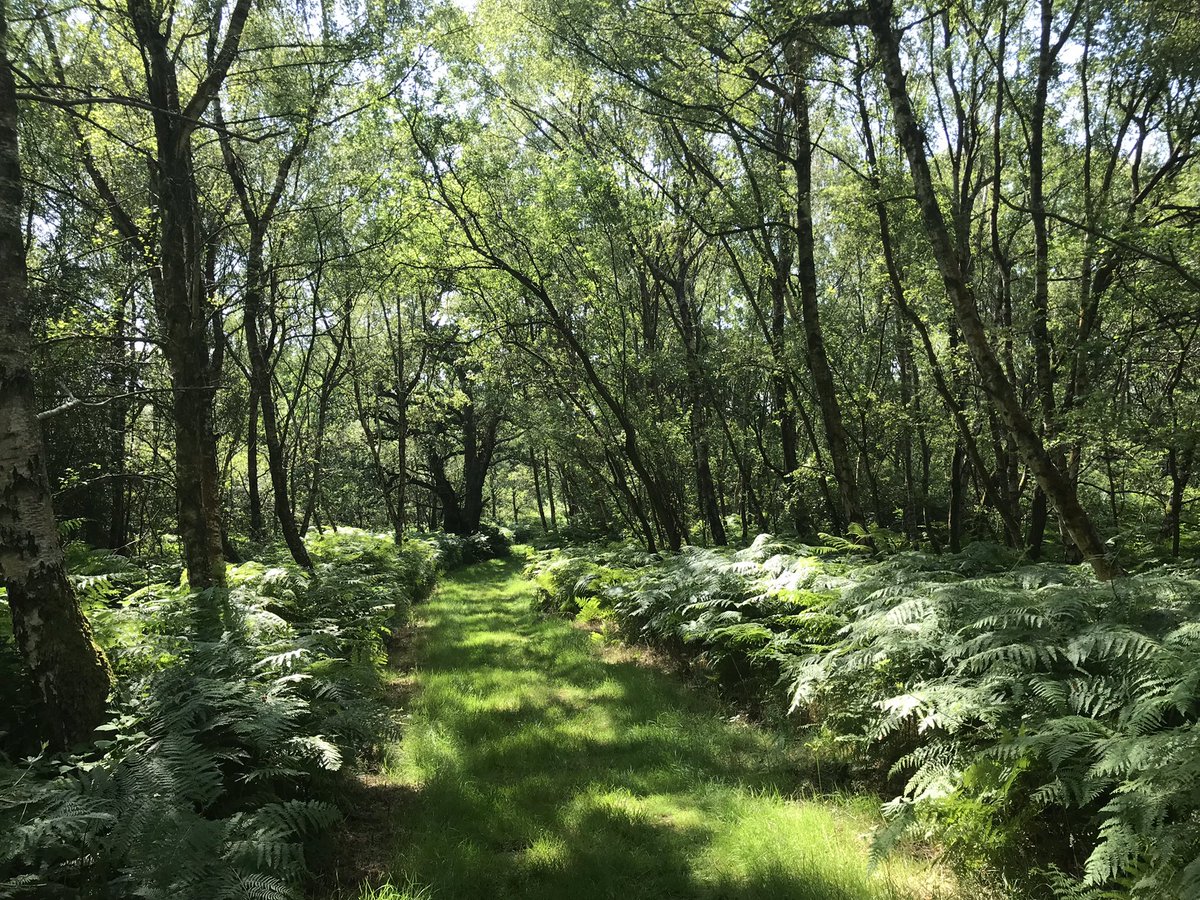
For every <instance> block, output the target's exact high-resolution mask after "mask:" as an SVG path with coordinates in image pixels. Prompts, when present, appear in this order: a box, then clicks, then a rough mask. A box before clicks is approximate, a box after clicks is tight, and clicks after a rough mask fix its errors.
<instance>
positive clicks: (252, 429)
mask: <svg viewBox="0 0 1200 900" xmlns="http://www.w3.org/2000/svg"><path fill="white" fill-rule="evenodd" d="M260 410H261V407H260V405H259V402H258V389H257V388H256V387H255V386H254V385H253V384H251V385H250V424H249V427H248V428H247V430H246V491H247V493H248V494H249V496H250V540H252V541H254V542H255V543H262V542H263V541H264V540H266V537H267V533H266V528H265V527H264V526H263V512H262V493H261V492H260V491H259V489H258V416H259V412H260Z"/></svg>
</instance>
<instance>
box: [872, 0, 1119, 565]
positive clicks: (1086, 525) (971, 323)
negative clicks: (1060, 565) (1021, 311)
mask: <svg viewBox="0 0 1200 900" xmlns="http://www.w3.org/2000/svg"><path fill="white" fill-rule="evenodd" d="M868 18H869V23H870V27H871V30H872V32H873V33H874V35H875V41H876V45H877V47H878V51H879V58H880V62H881V63H882V66H883V72H884V79H885V81H886V83H887V87H888V94H889V96H890V98H891V101H892V110H893V114H894V120H895V125H896V132H897V137H898V139H899V141H900V145H901V146H902V147H903V148H904V152H905V155H906V156H907V157H908V163H909V171H910V173H911V175H912V182H913V187H914V189H915V192H916V195H917V205H918V207H919V208H920V211H921V219H922V223H923V224H924V227H925V233H926V237H927V238H928V240H929V243H930V246H931V249H932V250H933V255H934V257H935V260H936V261H937V264H938V269H939V270H940V272H941V275H942V281H943V282H944V283H945V286H946V292H947V294H948V295H949V297H950V302H951V305H952V306H953V307H954V312H955V317H956V318H957V320H958V324H959V326H960V328H961V329H962V336H963V340H964V342H965V343H966V345H967V349H968V351H969V352H970V354H971V357H972V359H973V360H974V362H975V367H976V369H977V370H978V372H979V376H980V380H981V382H982V384H983V389H984V392H985V393H986V394H987V395H988V398H989V400H990V401H991V402H992V404H993V405H994V406H995V408H996V411H997V412H998V413H999V415H1000V418H1001V420H1002V421H1003V422H1004V424H1005V427H1006V428H1007V429H1008V431H1009V433H1010V434H1012V436H1013V439H1014V441H1015V442H1016V445H1017V449H1018V451H1019V452H1020V454H1021V457H1022V459H1023V460H1024V461H1025V464H1026V466H1027V467H1028V468H1029V470H1030V472H1032V474H1033V476H1034V477H1035V478H1036V479H1037V482H1038V484H1039V485H1040V486H1041V488H1042V490H1044V491H1045V492H1046V496H1047V497H1048V498H1049V500H1050V502H1051V503H1053V505H1054V508H1055V511H1056V512H1057V513H1058V517H1059V521H1061V522H1062V523H1063V526H1064V527H1065V528H1066V530H1067V532H1068V533H1069V534H1070V536H1071V539H1072V540H1073V541H1074V542H1075V545H1076V546H1077V547H1078V548H1079V552H1080V553H1081V554H1082V555H1083V558H1084V559H1085V560H1087V561H1088V562H1089V563H1090V564H1091V566H1092V568H1093V569H1094V571H1095V572H1096V575H1097V577H1099V578H1101V579H1103V580H1107V579H1111V578H1113V577H1115V576H1116V575H1119V574H1121V569H1120V568H1119V567H1118V566H1117V565H1115V564H1114V563H1113V562H1112V561H1111V560H1109V559H1108V558H1107V556H1106V555H1105V551H1104V544H1103V542H1102V541H1101V540H1100V536H1099V534H1098V533H1097V532H1096V529H1095V526H1094V525H1093V524H1092V521H1091V519H1090V518H1089V516H1088V514H1087V512H1086V511H1085V510H1084V509H1083V507H1082V506H1081V505H1080V503H1079V498H1078V496H1077V495H1076V492H1075V487H1074V485H1073V484H1072V483H1071V481H1070V479H1068V478H1067V477H1066V476H1065V475H1064V474H1063V473H1062V472H1061V471H1059V469H1058V467H1056V466H1055V464H1054V460H1053V459H1051V457H1050V454H1049V453H1048V452H1047V451H1046V447H1045V445H1044V444H1043V443H1042V440H1041V437H1040V436H1039V435H1038V433H1037V430H1036V429H1035V428H1034V427H1033V424H1032V423H1031V422H1030V420H1029V417H1028V416H1027V415H1026V414H1025V411H1024V410H1023V409H1022V408H1021V405H1020V402H1019V400H1018V399H1017V396H1016V393H1015V391H1014V390H1013V386H1012V384H1011V383H1010V382H1009V380H1008V378H1007V377H1006V376H1005V374H1004V369H1003V368H1002V366H1001V365H1000V362H999V360H998V359H997V357H996V354H995V352H994V351H993V349H992V346H991V344H990V342H989V341H988V337H987V332H986V330H985V329H984V326H983V322H982V320H981V319H980V317H979V308H978V304H977V302H976V299H975V294H974V291H973V290H972V288H971V286H970V284H969V283H968V282H967V280H966V278H965V277H964V275H963V273H962V270H961V267H960V265H959V261H958V258H957V256H956V255H955V252H954V247H953V244H952V243H951V239H950V234H949V232H948V230H947V228H946V222H945V219H944V218H943V216H942V210H941V207H940V206H939V205H938V199H937V193H936V191H935V189H934V185H933V178H932V176H931V174H930V171H929V162H928V160H927V159H926V157H925V145H924V139H923V137H922V134H921V129H920V126H919V125H918V124H917V120H916V117H915V114H914V113H913V109H912V103H911V101H910V99H909V96H908V88H907V85H906V81H905V75H904V69H903V64H902V63H901V58H900V44H899V40H898V39H897V36H896V32H895V30H894V28H893V25H892V4H891V2H890V0H869V2H868Z"/></svg>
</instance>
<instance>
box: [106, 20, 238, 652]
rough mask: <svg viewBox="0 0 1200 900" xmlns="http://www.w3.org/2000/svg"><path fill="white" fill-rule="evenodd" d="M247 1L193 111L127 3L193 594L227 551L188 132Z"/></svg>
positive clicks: (214, 578)
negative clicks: (147, 153)
mask: <svg viewBox="0 0 1200 900" xmlns="http://www.w3.org/2000/svg"><path fill="white" fill-rule="evenodd" d="M249 11H250V0H238V3H237V5H236V7H235V8H234V10H233V12H232V14H231V16H230V19H229V26H228V29H227V33H226V38H225V42H224V44H223V45H222V47H221V52H220V54H219V55H218V57H217V58H216V59H215V60H214V61H213V64H212V67H211V68H210V70H209V72H208V73H207V74H206V76H205V77H204V78H203V79H202V80H201V82H200V84H199V85H198V86H197V88H196V93H195V94H194V95H193V97H192V99H191V101H189V103H188V105H187V108H186V109H185V108H184V107H183V104H182V103H181V100H180V91H179V84H178V79H177V75H176V69H175V66H176V58H175V56H174V53H173V48H172V47H171V44H170V38H169V36H168V35H167V34H165V33H163V31H162V22H161V20H160V18H159V14H158V13H157V12H156V11H155V10H154V8H153V7H152V6H151V4H150V3H149V2H148V0H129V2H128V12H129V18H130V20H131V21H132V24H133V30H134V32H135V34H136V37H137V41H138V44H139V47H140V49H141V51H142V61H143V67H144V69H145V76H146V89H147V96H148V99H149V101H150V105H151V107H152V110H153V111H152V118H153V123H154V135H155V144H156V153H155V166H154V169H153V172H152V175H151V184H150V192H151V196H152V198H153V200H154V205H155V207H156V209H157V212H158V216H159V223H158V244H159V247H158V249H159V259H158V262H159V266H160V268H159V270H158V272H157V273H156V274H154V275H152V282H153V287H154V301H155V307H156V312H157V314H158V318H159V323H160V326H161V328H162V330H163V332H164V338H165V339H164V341H163V351H164V354H165V355H166V357H167V361H168V363H169V365H170V369H171V379H172V387H173V390H174V404H173V411H174V416H175V471H176V485H175V487H176V502H177V505H178V510H179V536H180V539H181V541H182V543H183V550H184V561H185V564H186V566H187V573H188V584H189V585H190V587H191V588H192V589H193V590H197V591H203V590H205V589H207V588H214V587H216V588H220V587H224V585H225V560H224V556H223V554H222V548H221V493H220V479H219V475H218V466H217V439H216V434H215V431H214V428H213V397H214V394H215V390H216V386H215V384H214V383H213V379H212V366H211V363H212V361H211V359H210V356H209V351H210V347H211V339H210V335H209V324H210V323H209V318H210V317H209V305H208V294H207V290H206V284H205V258H204V252H205V248H206V246H207V241H206V239H205V236H204V234H203V228H202V223H201V214H200V204H199V200H198V197H197V186H196V175H195V167H194V164H193V158H192V147H191V135H192V132H193V131H194V129H195V127H196V121H197V117H198V116H199V115H200V114H201V113H203V112H204V110H205V108H206V107H207V106H208V104H209V103H210V102H211V100H212V97H213V95H214V94H215V92H216V90H217V88H218V87H219V86H220V83H221V82H222V81H223V80H224V77H225V74H226V72H227V71H228V69H229V65H230V63H231V62H232V61H233V56H234V55H235V54H236V52H237V48H238V45H239V42H240V39H241V33H242V28H243V27H244V26H245V22H246V17H247V15H248V14H249ZM202 605H203V606H204V607H205V608H204V609H201V610H200V612H201V619H200V622H199V625H200V628H201V631H202V636H204V637H214V636H215V635H216V634H219V633H220V629H221V621H220V618H221V616H220V611H219V608H218V606H217V605H216V601H215V598H212V597H211V595H210V597H209V599H206V600H205V601H202Z"/></svg>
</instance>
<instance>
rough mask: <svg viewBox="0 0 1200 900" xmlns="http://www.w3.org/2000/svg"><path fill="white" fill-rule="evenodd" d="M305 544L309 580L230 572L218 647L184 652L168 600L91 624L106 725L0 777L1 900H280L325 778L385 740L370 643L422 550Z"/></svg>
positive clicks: (379, 638)
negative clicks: (104, 686) (78, 746)
mask: <svg viewBox="0 0 1200 900" xmlns="http://www.w3.org/2000/svg"><path fill="white" fill-rule="evenodd" d="M309 546H310V550H311V552H312V553H313V555H314V557H315V558H316V559H317V568H316V571H315V572H314V573H313V574H312V575H308V574H305V573H304V572H302V571H301V570H299V569H298V568H296V567H294V566H291V565H283V566H270V567H268V566H265V565H263V564H261V563H257V562H250V563H245V564H243V565H240V566H237V567H235V568H233V569H232V570H231V572H230V585H231V587H230V590H229V596H228V604H229V605H230V607H231V608H232V609H233V610H234V611H235V613H236V615H235V620H236V621H238V622H240V623H241V626H240V627H239V628H238V629H236V630H233V631H230V632H227V633H226V634H225V635H224V636H223V637H222V638H221V640H220V641H218V642H216V643H199V642H196V641H194V640H192V638H191V631H190V604H189V598H188V596H187V594H186V592H185V591H184V590H183V589H182V588H178V587H171V586H168V585H163V584H155V585H150V586H147V587H145V588H142V589H140V590H138V591H136V592H134V593H133V594H131V595H129V596H128V597H125V598H124V599H123V600H122V601H121V602H120V603H118V604H117V605H115V606H114V607H112V608H101V609H97V610H96V611H95V612H94V614H93V617H94V619H95V620H96V622H97V625H98V629H97V630H98V633H99V634H100V636H101V638H102V639H103V640H104V642H105V643H106V644H107V648H106V649H107V650H108V653H109V655H110V656H111V657H112V658H113V660H114V663H115V665H116V667H117V671H118V673H119V675H120V683H119V688H118V695H117V698H116V701H115V705H116V709H115V711H114V718H113V720H112V722H111V723H110V724H109V725H107V726H105V727H104V729H103V740H100V741H97V742H96V744H95V745H94V746H93V747H88V748H86V749H83V750H80V751H79V752H77V753H76V754H73V755H66V756H48V755H45V754H43V755H39V756H36V757H34V758H31V759H26V760H23V761H20V762H15V761H14V762H11V763H8V764H6V765H5V766H4V767H3V769H0V778H2V779H3V782H2V784H0V798H2V800H0V835H3V837H0V896H4V897H14V898H17V897H26V896H31V897H32V896H88V897H96V898H103V897H114V898H116V897H126V896H131V895H137V896H143V897H184V898H195V900H210V898H211V900H216V898H235V897H236V898H247V897H254V898H271V900H275V898H283V897H290V896H294V894H295V888H296V887H297V885H298V884H299V883H300V881H301V880H302V878H303V876H304V874H305V871H306V869H305V845H306V842H307V841H308V840H310V839H311V838H312V837H313V836H314V835H316V834H317V833H319V832H321V831H324V830H326V829H328V828H329V827H330V826H331V825H333V824H334V823H335V822H336V821H337V820H338V819H339V817H340V813H339V810H338V807H337V805H336V796H335V793H334V788H335V787H336V781H335V780H334V777H335V773H337V772H338V771H340V770H342V769H343V768H344V767H346V766H353V765H355V764H357V763H359V762H360V761H363V760H365V759H367V758H370V757H372V756H374V755H375V754H377V752H378V746H379V742H380V741H381V740H383V739H384V738H386V737H388V736H389V735H390V734H391V733H392V732H393V731H394V727H395V726H394V724H393V721H392V718H391V716H390V714H389V711H388V709H387V707H386V706H385V705H384V704H383V703H382V702H381V699H380V697H379V695H378V690H379V676H380V670H381V667H382V664H383V663H384V661H385V659H386V648H385V645H384V642H385V639H386V636H387V633H388V630H389V627H390V626H391V625H392V624H393V623H394V622H395V621H396V619H397V618H400V619H401V620H403V619H404V618H405V617H406V616H407V612H408V607H409V604H411V602H412V601H413V600H416V599H420V598H422V597H423V596H425V595H427V594H428V592H429V589H430V587H431V585H432V579H433V574H434V568H433V560H434V552H433V548H432V546H431V545H429V544H426V543H424V542H420V541H411V542H409V543H408V544H406V545H405V547H404V548H402V549H399V550H397V549H395V548H394V546H393V545H392V544H391V541H390V539H388V538H384V537H379V536H374V535H370V534H367V533H365V532H358V531H353V530H339V531H337V532H332V531H329V532H326V533H325V534H324V535H321V536H319V537H314V538H313V539H312V540H311V541H310V544H309ZM85 574H86V573H85ZM76 577H80V576H79V575H77V576H76Z"/></svg>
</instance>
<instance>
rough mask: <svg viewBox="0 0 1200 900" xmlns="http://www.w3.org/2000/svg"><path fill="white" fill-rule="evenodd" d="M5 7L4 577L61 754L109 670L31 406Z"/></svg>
mask: <svg viewBox="0 0 1200 900" xmlns="http://www.w3.org/2000/svg"><path fill="white" fill-rule="evenodd" d="M5 6H6V4H2V3H0V577H2V578H3V583H4V586H5V588H6V589H7V591H8V605H9V609H10V610H11V612H12V620H13V634H14V636H15V638H16V641H17V647H18V648H19V649H20V652H21V657H22V659H23V660H24V662H25V665H26V666H27V667H28V669H29V672H30V674H31V675H32V676H33V682H34V685H35V686H36V688H37V692H38V696H39V699H40V701H41V713H42V717H43V720H44V732H45V738H46V740H48V741H49V742H50V744H52V745H53V746H54V747H55V748H59V749H61V748H65V747H67V746H69V745H71V744H73V743H75V742H77V741H81V740H83V739H85V738H87V737H88V736H89V735H90V734H91V733H92V731H93V730H94V729H95V728H96V726H98V725H99V724H100V723H101V722H103V721H104V716H105V708H106V705H107V701H108V692H109V688H110V686H111V683H112V671H111V670H110V669H109V666H108V660H107V659H105V656H104V654H103V652H102V651H101V650H100V648H99V647H97V646H96V642H95V641H94V640H93V639H92V632H91V628H90V627H89V626H88V623H87V619H85V618H84V616H83V612H82V610H80V608H79V603H78V601H77V599H76V597H75V593H74V591H73V590H72V588H71V583H70V581H68V580H67V574H66V570H65V568H64V564H63V554H62V544H61V542H60V539H59V534H58V526H57V523H56V522H55V520H54V510H53V508H52V505H51V492H50V482H49V478H48V476H47V473H46V452H45V446H44V444H43V441H42V431H41V425H40V424H39V422H38V418H37V409H36V407H35V403H36V397H35V396H34V382H33V373H32V372H31V371H30V363H29V352H30V344H31V339H30V331H29V296H28V276H27V270H26V262H25V244H24V240H23V235H22V233H21V202H22V201H21V157H20V147H19V145H18V138H17V135H18V130H17V100H16V88H15V86H14V84H13V75H12V69H11V68H10V67H9V63H8V20H7V14H6V12H5Z"/></svg>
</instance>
